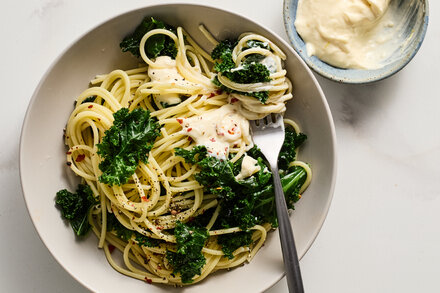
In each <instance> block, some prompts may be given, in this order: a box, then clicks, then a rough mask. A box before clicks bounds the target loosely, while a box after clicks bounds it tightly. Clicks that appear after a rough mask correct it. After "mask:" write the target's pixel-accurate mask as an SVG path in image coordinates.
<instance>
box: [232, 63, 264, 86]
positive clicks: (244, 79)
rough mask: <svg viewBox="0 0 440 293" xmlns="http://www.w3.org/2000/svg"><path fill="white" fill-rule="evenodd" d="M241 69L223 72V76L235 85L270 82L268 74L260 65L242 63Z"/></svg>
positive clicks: (262, 65)
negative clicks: (235, 83)
mask: <svg viewBox="0 0 440 293" xmlns="http://www.w3.org/2000/svg"><path fill="white" fill-rule="evenodd" d="M242 66H243V69H240V70H233V71H230V72H225V73H224V75H225V76H226V77H227V78H229V79H230V80H232V81H233V82H237V83H257V82H267V81H270V80H271V79H270V72H269V70H268V69H267V67H266V65H264V64H261V63H244V64H243V65H242Z"/></svg>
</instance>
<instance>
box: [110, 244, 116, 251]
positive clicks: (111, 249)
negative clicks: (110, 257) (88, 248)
mask: <svg viewBox="0 0 440 293" xmlns="http://www.w3.org/2000/svg"><path fill="white" fill-rule="evenodd" d="M115 248H116V247H114V246H113V245H111V244H109V246H108V251H110V253H113V251H114V250H115Z"/></svg>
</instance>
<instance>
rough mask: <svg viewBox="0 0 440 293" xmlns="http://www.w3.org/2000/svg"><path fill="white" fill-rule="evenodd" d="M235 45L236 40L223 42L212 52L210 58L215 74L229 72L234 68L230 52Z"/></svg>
mask: <svg viewBox="0 0 440 293" xmlns="http://www.w3.org/2000/svg"><path fill="white" fill-rule="evenodd" d="M236 45H237V41H236V40H228V39H226V40H224V41H221V42H220V43H218V45H217V46H216V47H215V48H214V50H212V53H211V57H212V59H213V60H215V62H214V69H215V70H216V71H217V72H226V71H230V70H231V69H232V68H234V67H235V63H234V60H232V51H233V50H234V47H235V46H236Z"/></svg>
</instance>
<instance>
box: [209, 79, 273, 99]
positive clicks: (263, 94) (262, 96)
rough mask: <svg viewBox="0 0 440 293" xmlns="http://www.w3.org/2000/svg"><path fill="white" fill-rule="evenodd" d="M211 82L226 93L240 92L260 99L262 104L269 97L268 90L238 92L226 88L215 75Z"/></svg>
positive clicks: (237, 92) (238, 92)
mask: <svg viewBox="0 0 440 293" xmlns="http://www.w3.org/2000/svg"><path fill="white" fill-rule="evenodd" d="M212 83H214V84H215V85H216V86H218V87H219V88H220V89H221V90H223V91H225V92H227V93H236V94H240V95H244V96H250V97H254V98H257V99H258V100H260V102H261V103H262V104H264V103H266V101H267V99H268V98H269V92H268V91H262V92H250V93H247V92H240V91H236V90H233V89H231V88H228V87H227V86H225V85H223V84H222V83H221V82H220V81H219V80H218V78H217V76H216V77H214V79H213V80H212Z"/></svg>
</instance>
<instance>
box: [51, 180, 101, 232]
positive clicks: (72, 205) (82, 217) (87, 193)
mask: <svg viewBox="0 0 440 293" xmlns="http://www.w3.org/2000/svg"><path fill="white" fill-rule="evenodd" d="M55 203H56V205H57V206H58V208H59V209H60V210H61V215H62V216H63V217H64V218H65V219H66V220H68V221H69V222H70V225H71V226H72V229H73V231H74V232H75V234H76V235H77V236H84V235H86V234H87V232H88V231H89V230H90V224H89V221H88V219H87V216H88V213H89V210H90V209H91V208H92V207H93V206H94V205H96V204H97V201H96V199H95V197H94V196H93V193H92V190H91V189H90V187H89V186H88V185H84V184H79V185H78V188H77V190H76V192H75V193H72V192H70V191H68V190H66V189H62V190H60V191H58V192H57V194H56V197H55Z"/></svg>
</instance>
